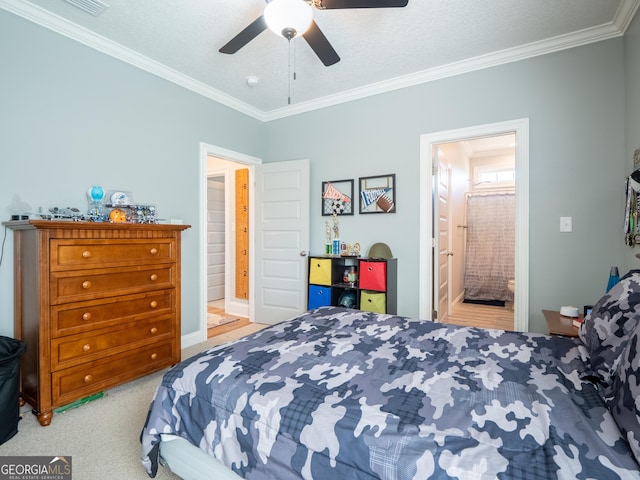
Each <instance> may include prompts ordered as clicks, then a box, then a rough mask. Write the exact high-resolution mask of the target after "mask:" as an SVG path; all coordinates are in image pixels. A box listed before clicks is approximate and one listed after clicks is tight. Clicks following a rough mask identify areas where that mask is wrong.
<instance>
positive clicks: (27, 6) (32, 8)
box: [0, 0, 264, 121]
mask: <svg viewBox="0 0 640 480" xmlns="http://www.w3.org/2000/svg"><path fill="white" fill-rule="evenodd" d="M0 8H2V9H4V10H7V11H8V12H11V13H13V14H15V15H18V16H19V17H22V18H24V19H26V20H29V21H31V22H33V23H35V24H37V25H40V26H42V27H44V28H47V29H49V30H51V31H54V32H56V33H59V34H60V35H63V36H65V37H67V38H70V39H72V40H75V41H77V42H79V43H81V44H83V45H86V46H88V47H90V48H93V49H95V50H97V51H99V52H102V53H105V54H107V55H109V56H111V57H113V58H116V59H118V60H122V61H123V62H125V63H128V64H130V65H133V66H134V67H138V68H140V69H141V70H144V71H146V72H149V73H151V74H153V75H156V76H158V77H160V78H164V79H165V80H168V81H170V82H172V83H175V84H176V85H179V86H181V87H184V88H186V89H187V90H191V91H192V92H195V93H197V94H199V95H202V96H204V97H206V98H209V99H210V100H213V101H215V102H218V103H220V104H222V105H225V106H227V107H229V108H232V109H234V110H237V111H238V112H241V113H244V114H246V115H249V116H250V117H254V118H256V119H258V120H261V121H264V112H262V111H261V110H259V109H257V108H255V107H252V106H251V105H248V104H246V103H244V102H241V101H240V100H238V99H237V98H235V97H231V96H230V95H227V94H225V93H222V92H220V91H219V90H216V89H214V88H212V87H210V86H208V85H206V84H204V83H202V82H200V81H198V80H195V79H193V78H191V77H189V76H187V75H184V74H182V73H180V72H178V71H177V70H174V69H172V68H170V67H167V66H166V65H164V64H162V63H160V62H156V61H155V60H152V59H151V58H149V57H146V56H144V55H141V54H140V53H138V52H135V51H133V50H131V49H129V48H126V47H124V46H123V45H120V44H119V43H117V42H114V41H112V40H109V39H107V38H105V37H103V36H101V35H98V34H97V33H95V32H92V31H91V30H88V29H86V28H84V27H81V26H80V25H77V24H75V23H73V22H71V21H69V20H67V19H65V18H62V17H60V16H59V15H56V14H54V13H51V12H49V11H47V10H45V9H43V8H41V7H39V6H37V5H34V4H32V3H30V2H28V1H26V0H0Z"/></svg>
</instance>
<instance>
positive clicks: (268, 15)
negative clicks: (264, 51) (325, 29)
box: [219, 0, 409, 67]
mask: <svg viewBox="0 0 640 480" xmlns="http://www.w3.org/2000/svg"><path fill="white" fill-rule="evenodd" d="M266 2H267V6H266V7H265V10H264V13H263V14H262V15H260V16H259V17H258V18H257V19H255V20H254V21H253V22H252V23H250V24H249V25H248V26H247V27H246V28H245V29H244V30H242V31H241V32H240V33H239V34H238V35H236V36H235V37H233V38H232V39H231V40H230V41H229V42H228V43H227V44H226V45H224V46H223V47H222V48H221V49H220V50H219V51H220V53H228V54H233V53H236V52H237V51H238V50H240V49H241V48H242V47H244V46H245V45H246V44H247V43H249V42H250V41H251V40H253V39H254V38H256V37H257V36H258V35H259V34H260V33H262V32H263V31H265V30H266V29H267V28H269V29H271V30H273V31H274V32H275V33H276V34H278V35H281V36H282V37H284V38H286V39H288V40H291V39H292V38H294V37H295V36H296V35H302V37H303V38H304V39H305V40H306V42H307V43H308V44H309V46H310V47H311V49H312V50H313V51H314V52H315V54H316V55H317V56H318V58H319V59H320V61H322V63H324V64H325V66H327V67H328V66H330V65H333V64H335V63H338V62H339V61H340V57H339V56H338V54H337V53H336V51H335V50H334V49H333V47H332V46H331V44H330V43H329V40H327V37H325V35H324V33H322V31H321V30H320V27H318V25H317V24H316V22H315V21H314V20H313V13H312V8H311V7H314V8H317V9H319V10H332V9H333V10H338V9H346V8H390V7H406V6H407V4H408V3H409V0H271V1H270V0H266ZM297 19H300V23H299V25H297V26H296V21H297ZM292 22H293V23H292Z"/></svg>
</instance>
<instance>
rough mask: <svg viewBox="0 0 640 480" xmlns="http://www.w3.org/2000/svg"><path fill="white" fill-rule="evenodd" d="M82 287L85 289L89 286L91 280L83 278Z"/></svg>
mask: <svg viewBox="0 0 640 480" xmlns="http://www.w3.org/2000/svg"><path fill="white" fill-rule="evenodd" d="M82 288H84V289H85V290H86V289H87V288H91V282H90V281H89V280H85V281H84V282H82Z"/></svg>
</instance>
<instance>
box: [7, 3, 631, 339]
mask: <svg viewBox="0 0 640 480" xmlns="http://www.w3.org/2000/svg"><path fill="white" fill-rule="evenodd" d="M632 32H633V37H632V38H631V37H630V38H629V39H628V40H627V42H626V47H627V48H626V57H625V48H624V47H625V41H624V40H623V39H616V40H609V41H606V42H601V43H598V44H594V45H590V46H585V47H580V48H576V49H572V50H569V51H564V52H559V53H555V54H550V55H546V56H544V57H537V58H533V59H530V60H526V61H521V62H517V63H512V64H509V65H504V66H500V67H495V68H491V69H486V70H483V71H478V72H474V73H471V74H466V75H461V76H458V77H453V78H448V79H444V80H440V81H436V82H431V83H428V84H424V85H420V86H415V87H411V88H406V89H404V90H401V91H395V92H390V93H387V94H384V95H378V96H374V97H370V98H366V99H363V100H359V101H354V102H350V103H348V104H343V105H339V106H335V107H330V108H325V109H322V110H318V111H314V112H310V113H305V114H301V115H297V116H295V117H290V118H285V119H281V120H277V121H272V122H269V123H267V124H262V123H260V122H258V121H257V120H254V119H252V118H249V117H247V116H245V115H242V114H240V113H238V112H235V111H233V110H231V109H229V108H226V107H224V106H221V105H219V104H217V103H215V102H212V101H210V100H207V99H205V98H203V97H200V96H198V95H196V94H194V93H192V92H189V91H186V90H184V89H182V88H180V87H177V86H175V85H173V84H171V83H169V82H166V81H164V80H161V79H159V78H157V77H154V76H152V75H150V74H147V73H145V72H142V71H140V70H138V69H136V68H134V67H131V66H129V65H127V64H124V63H122V62H120V61H117V60H114V59H112V58H110V57H108V56H105V55H103V54H101V53H98V52H95V51H93V50H91V49H89V48H87V47H84V46H82V45H79V44H77V43H75V42H74V41H71V40H69V39H66V38H64V37H62V36H59V35H57V34H55V33H52V32H49V31H47V30H45V29H43V28H41V27H38V26H36V25H33V24H31V23H29V22H28V21H25V20H22V19H19V18H17V17H15V16H13V15H11V14H9V13H6V12H4V11H0V68H1V74H0V132H2V134H1V135H2V137H1V140H0V219H5V218H8V215H9V212H8V211H7V207H8V206H9V205H10V204H11V202H12V198H13V196H14V195H19V196H20V197H21V198H22V199H23V200H24V201H27V202H29V203H30V204H31V205H32V206H33V207H37V206H39V205H42V206H44V207H48V206H52V205H58V206H76V205H77V206H84V205H85V203H84V202H85V197H84V192H85V191H86V189H87V188H88V186H89V185H91V184H94V183H101V184H102V185H103V186H105V187H107V188H121V189H126V190H131V191H133V192H134V193H135V198H136V200H138V201H146V202H155V203H156V204H157V205H158V210H159V212H160V214H161V216H163V217H165V218H182V219H183V220H184V222H185V223H189V224H191V225H193V228H191V229H190V230H187V231H186V232H185V233H184V236H183V239H184V251H183V276H182V278H183V284H182V285H183V316H182V318H183V333H191V332H194V331H195V330H196V329H197V322H198V308H199V305H198V302H199V298H198V294H199V285H198V280H199V278H198V270H199V268H198V258H197V253H198V238H199V236H200V232H199V231H198V228H197V221H198V218H199V213H198V212H199V209H200V208H201V207H200V206H199V205H198V197H197V195H198V168H199V163H198V162H199V143H200V142H206V143H210V144H213V145H216V146H220V147H224V148H228V149H230V150H235V151H238V152H242V153H245V154H248V155H253V156H256V157H262V158H265V159H266V160H267V161H275V160H287V159H298V158H309V159H311V176H312V188H313V190H312V192H311V195H312V218H311V225H312V230H311V239H312V244H311V250H312V252H319V251H321V249H322V244H323V241H324V220H325V219H326V218H327V217H322V216H321V215H320V188H321V182H322V181H324V180H339V179H346V178H354V179H356V180H357V178H358V177H360V176H370V175H380V174H387V173H395V174H396V175H397V187H398V192H397V207H398V213H396V214H393V215H368V216H367V215H357V214H356V215H355V216H353V217H342V218H341V230H342V235H341V236H342V237H343V239H344V240H346V241H348V242H355V241H359V242H360V243H361V244H362V245H363V247H365V251H366V249H367V248H368V246H369V245H371V243H373V242H375V241H383V242H386V243H388V244H389V245H390V246H391V248H392V250H393V252H394V254H395V256H396V257H397V258H398V261H399V276H400V279H399V290H400V292H399V313H401V314H404V315H409V316H417V315H418V297H419V295H420V292H418V288H417V285H418V276H419V268H420V266H419V265H418V253H419V252H418V245H419V241H418V224H419V215H418V213H419V211H418V208H419V205H418V199H419V191H418V188H419V178H418V172H419V138H420V135H422V134H425V133H431V132H438V131H443V130H449V129H457V128H463V127H470V126H474V125H479V124H486V123H493V122H500V121H506V120H514V119H519V118H529V119H530V128H531V131H530V140H531V148H530V191H531V195H530V237H531V238H530V297H529V299H530V321H531V329H532V330H536V331H543V330H544V325H543V322H544V320H543V319H542V315H541V313H540V309H542V308H558V307H559V306H561V305H566V304H569V303H571V304H574V305H582V304H584V303H590V302H593V301H595V300H596V299H597V298H598V297H599V296H600V295H601V294H602V293H603V291H604V288H605V285H606V280H607V275H608V271H609V267H610V266H611V265H621V266H623V265H624V266H623V269H624V268H625V267H627V268H628V266H630V265H631V263H630V262H631V260H630V259H629V258H628V257H629V256H630V255H629V254H628V252H627V251H626V250H625V247H624V246H623V244H622V241H621V231H622V225H621V221H622V219H621V217H622V204H623V192H622V185H623V180H624V175H625V174H626V173H627V171H628V170H629V169H630V166H629V165H630V161H629V160H628V158H629V154H628V152H629V151H632V149H633V148H635V146H634V143H633V141H631V140H627V142H626V144H625V94H624V86H625V64H624V62H625V58H626V61H627V63H628V64H631V67H632V70H633V72H634V73H632V72H629V73H627V78H626V81H627V86H628V87H629V81H630V80H634V81H635V85H638V81H637V80H638V77H640V74H639V73H638V70H639V67H638V63H639V62H638V59H637V55H638V53H637V52H638V51H640V48H639V47H640V45H639V43H640V42H639V41H638V39H637V37H638V26H637V22H636V23H635V24H634V27H633V29H632ZM630 47H633V48H630ZM632 49H633V51H632ZM628 90H631V88H630V87H629V88H628ZM628 98H629V99H630V100H631V101H632V103H634V104H635V107H634V110H633V111H632V112H630V111H629V110H628V109H627V110H626V120H627V122H632V121H633V122H634V124H635V127H628V135H629V133H635V136H636V138H640V136H639V135H638V130H637V129H638V128H640V127H638V125H640V120H639V117H640V108H638V103H640V97H639V96H638V93H637V89H636V90H635V92H633V93H630V94H628ZM629 130H631V132H629ZM356 191H357V187H356ZM560 216H572V217H573V227H574V230H573V233H570V234H561V233H559V228H558V227H559V217H560ZM10 237H11V235H9V236H8V237H7V241H6V245H5V247H4V251H5V257H4V260H3V263H2V266H1V267H0V334H5V335H7V334H8V335H11V334H12V332H13V325H12V318H13V301H12V295H13V289H12V283H13V282H12V275H13V274H12V271H13V262H12V259H11V256H10V255H9V256H7V252H12V250H13V248H12V241H11V238H10ZM625 261H626V262H627V263H626V264H624V262H625ZM423 293H424V294H426V292H423Z"/></svg>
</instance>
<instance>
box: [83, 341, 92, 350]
mask: <svg viewBox="0 0 640 480" xmlns="http://www.w3.org/2000/svg"><path fill="white" fill-rule="evenodd" d="M82 350H83V351H85V352H88V351H89V350H91V345H90V344H88V343H85V344H84V345H83V346H82Z"/></svg>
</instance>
